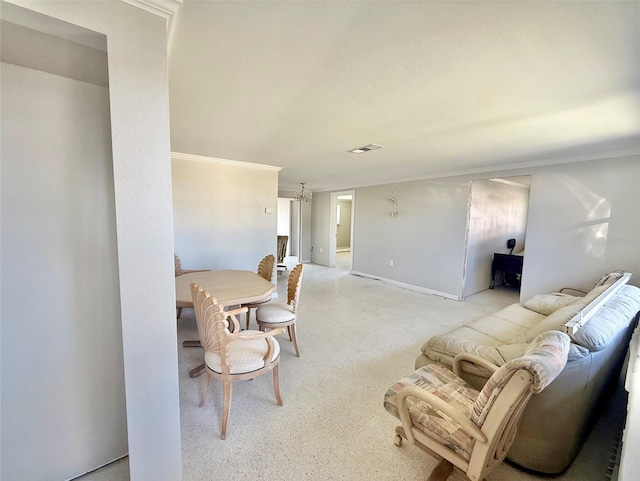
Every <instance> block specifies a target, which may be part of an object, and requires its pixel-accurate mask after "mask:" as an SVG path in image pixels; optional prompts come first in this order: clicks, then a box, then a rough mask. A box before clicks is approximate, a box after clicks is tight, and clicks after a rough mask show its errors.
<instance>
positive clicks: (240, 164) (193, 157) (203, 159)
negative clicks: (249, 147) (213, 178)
mask: <svg viewBox="0 0 640 481" xmlns="http://www.w3.org/2000/svg"><path fill="white" fill-rule="evenodd" d="M171 158H172V159H177V160H192V161H195V162H210V163H214V164H227V165H235V166H236V167H246V168H248V169H258V170H270V171H275V172H279V171H280V170H282V167H276V166H274V165H266V164H254V163H252V162H241V161H239V160H229V159H219V158H216V157H205V156H204V155H194V154H183V153H181V152H171Z"/></svg>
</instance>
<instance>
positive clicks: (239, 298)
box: [176, 270, 276, 377]
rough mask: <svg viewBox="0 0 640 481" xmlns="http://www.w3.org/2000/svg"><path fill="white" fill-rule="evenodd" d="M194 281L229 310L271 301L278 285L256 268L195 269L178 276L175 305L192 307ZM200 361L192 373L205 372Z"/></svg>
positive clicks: (197, 344)
mask: <svg viewBox="0 0 640 481" xmlns="http://www.w3.org/2000/svg"><path fill="white" fill-rule="evenodd" d="M192 283H195V284H197V285H199V286H200V287H202V289H204V290H205V291H207V292H208V293H209V294H210V295H211V297H215V298H216V299H217V301H218V302H219V303H221V304H222V305H223V306H225V308H226V309H229V308H232V307H235V306H240V305H242V304H249V303H256V302H261V301H264V300H268V299H269V298H270V297H271V293H272V292H273V291H275V290H276V286H275V285H274V284H272V283H271V282H269V281H268V280H266V279H264V278H263V277H260V276H259V275H258V274H256V273H255V272H253V271H243V270H214V271H195V272H187V273H185V274H182V275H179V276H176V307H181V308H185V307H186V308H193V299H192V298H191V284H192ZM182 345H183V346H184V347H200V341H184V342H183V343H182ZM204 368H205V366H204V364H201V365H199V366H197V367H195V368H194V369H192V370H191V371H190V372H189V375H190V376H191V377H197V376H199V375H200V374H202V372H204Z"/></svg>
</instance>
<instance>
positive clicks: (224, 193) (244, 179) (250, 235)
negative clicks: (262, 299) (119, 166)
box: [172, 153, 280, 271]
mask: <svg viewBox="0 0 640 481" xmlns="http://www.w3.org/2000/svg"><path fill="white" fill-rule="evenodd" d="M172 157H173V158H172V178H173V212H174V214H173V215H174V229H175V249H176V254H178V256H179V257H180V260H181V262H182V267H183V268H184V269H244V270H250V271H255V270H256V269H257V268H258V264H259V263H260V260H261V259H262V258H263V257H264V256H266V255H268V254H273V255H274V256H275V255H276V254H277V252H276V250H277V243H278V237H277V217H278V216H277V209H278V171H279V170H280V169H279V168H278V167H269V166H260V165H256V164H245V163H242V162H230V161H219V160H215V159H207V158H204V157H195V156H189V155H184V154H178V153H174V154H173V155H172ZM267 208H268V209H272V213H271V214H268V213H266V212H265V209H267Z"/></svg>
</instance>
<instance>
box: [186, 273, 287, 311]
mask: <svg viewBox="0 0 640 481" xmlns="http://www.w3.org/2000/svg"><path fill="white" fill-rule="evenodd" d="M192 282H193V283H195V284H198V285H199V286H200V287H202V288H203V289H204V290H205V291H207V292H208V293H209V294H211V297H215V298H216V299H217V300H218V302H220V303H221V304H223V305H224V306H237V305H240V304H248V303H251V302H257V301H262V300H264V299H265V298H268V297H269V295H270V294H271V293H272V292H273V291H275V290H276V286H275V285H274V284H272V283H271V282H269V281H267V280H266V279H264V278H262V277H260V276H259V275H258V274H256V273H255V272H252V271H240V270H220V271H198V272H187V273H185V274H182V275H180V276H177V277H176V307H193V300H192V299H191V283H192Z"/></svg>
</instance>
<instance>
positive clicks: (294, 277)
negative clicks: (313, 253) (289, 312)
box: [287, 264, 304, 313]
mask: <svg viewBox="0 0 640 481" xmlns="http://www.w3.org/2000/svg"><path fill="white" fill-rule="evenodd" d="M303 267H304V266H303V264H298V265H297V266H295V267H294V268H293V270H292V271H291V274H289V280H288V281H287V304H289V305H290V306H292V307H293V312H294V313H295V312H296V311H297V309H298V301H299V300H300V286H302V269H303Z"/></svg>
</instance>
